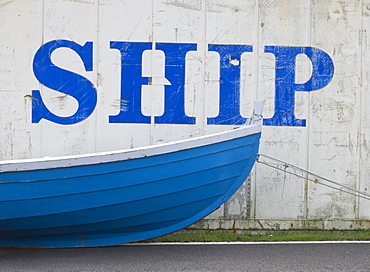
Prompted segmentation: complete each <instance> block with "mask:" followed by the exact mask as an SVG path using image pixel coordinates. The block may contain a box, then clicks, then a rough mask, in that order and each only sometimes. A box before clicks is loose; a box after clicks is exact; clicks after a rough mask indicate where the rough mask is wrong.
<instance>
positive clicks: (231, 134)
mask: <svg viewBox="0 0 370 272" xmlns="http://www.w3.org/2000/svg"><path fill="white" fill-rule="evenodd" d="M259 132H261V124H259V123H254V124H250V125H243V126H240V127H238V128H235V129H232V130H228V131H224V132H219V133H214V134H209V135H204V136H200V137H194V138H189V139H185V140H180V141H174V142H169V143H164V144H158V145H151V146H145V147H138V148H132V149H124V150H116V151H108V152H97V153H90V154H83V155H70V156H58V157H44V158H34V159H21V160H7V161H0V173H4V172H13V171H29V170H43V169H52V168H63V167H73V166H83V165H93V164H100V163H108V162H115V161H124V160H131V159H138V158H144V157H150V156H155V155H161V154H166V153H171V152H176V151H180V150H186V149H191V148H195V147H201V146H205V145H210V144H215V143H219V142H223V141H227V140H231V139H235V138H240V137H244V136H247V135H252V134H257V133H259Z"/></svg>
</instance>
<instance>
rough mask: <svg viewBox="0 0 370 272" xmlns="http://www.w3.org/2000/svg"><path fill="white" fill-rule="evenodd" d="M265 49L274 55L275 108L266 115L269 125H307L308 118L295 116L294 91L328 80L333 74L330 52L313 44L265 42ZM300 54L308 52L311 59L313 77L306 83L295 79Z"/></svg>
mask: <svg viewBox="0 0 370 272" xmlns="http://www.w3.org/2000/svg"><path fill="white" fill-rule="evenodd" d="M265 52H266V53H271V54H274V55H275V58H276V68H275V69H276V76H275V112H274V116H273V117H272V118H269V119H264V120H263V124H264V125H266V126H301V127H304V126H306V120H304V119H297V118H296V117H295V116H294V101H295V99H294V94H295V92H299V91H316V90H319V89H321V88H324V87H325V86H327V85H328V84H329V82H330V81H331V79H332V78H333V75H334V64H333V61H332V59H331V58H330V56H329V55H328V54H327V53H325V52H323V51H321V50H319V49H316V48H312V47H284V46H266V47H265ZM299 54H305V55H307V57H308V58H309V59H310V60H311V62H312V75H311V78H310V79H309V80H308V81H307V82H306V83H303V84H296V83H295V63H296V57H297V55H299Z"/></svg>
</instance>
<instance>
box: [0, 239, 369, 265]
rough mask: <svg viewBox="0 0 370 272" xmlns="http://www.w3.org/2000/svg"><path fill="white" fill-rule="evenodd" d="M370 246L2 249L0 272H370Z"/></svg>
mask: <svg viewBox="0 0 370 272" xmlns="http://www.w3.org/2000/svg"><path fill="white" fill-rule="evenodd" d="M369 257H370V243H336V244H312V243H309V244H227V245H225V244H221V245H219V244H218V245H214V244H212V245H147V244H146V245H123V246H115V247H103V248H75V249H10V248H9V249H5V248H0V271H1V272H3V271H4V272H5V271H6V272H12V271H17V272H23V271H32V272H33V271H35V272H36V271H37V272H40V271H58V272H59V271H89V272H90V271H107V272H108V271H109V272H114V271H269V272H270V271H294V272H297V271H356V272H358V271H370V258H369Z"/></svg>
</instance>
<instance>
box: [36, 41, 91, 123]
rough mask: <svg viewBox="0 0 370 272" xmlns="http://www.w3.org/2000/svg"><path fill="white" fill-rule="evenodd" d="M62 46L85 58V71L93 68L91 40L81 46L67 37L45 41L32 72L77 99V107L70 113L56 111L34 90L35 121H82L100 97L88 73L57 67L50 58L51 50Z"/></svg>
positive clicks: (38, 52) (40, 79)
mask: <svg viewBox="0 0 370 272" xmlns="http://www.w3.org/2000/svg"><path fill="white" fill-rule="evenodd" d="M61 47H66V48H69V49H71V50H73V51H75V52H76V53H77V54H78V55H79V56H80V58H81V60H82V61H83V64H84V67H85V70H86V71H92V70H93V69H92V60H93V56H92V54H93V53H92V48H93V43H92V42H86V43H85V45H84V46H81V45H79V44H77V43H75V42H72V41H67V40H55V41H51V42H48V43H46V44H44V45H43V46H42V47H41V48H40V49H39V50H38V51H37V52H36V54H35V57H34V60H33V72H34V74H35V76H36V78H37V80H38V81H39V82H40V83H41V84H43V85H45V86H46V87H48V88H50V89H53V90H55V91H58V92H61V93H64V94H67V95H70V96H72V97H74V98H75V99H76V100H77V102H78V109H77V111H76V112H75V113H74V114H73V115H72V116H68V117H61V116H57V115H55V114H53V113H52V112H51V111H50V110H49V109H48V108H47V107H46V105H45V104H44V102H43V100H42V97H41V94H40V91H38V90H34V91H32V96H33V98H34V99H33V100H32V123H38V122H40V120H41V119H43V118H44V119H46V120H49V121H51V122H54V123H57V124H63V125H70V124H75V123H78V122H81V121H83V120H85V119H86V118H87V117H89V116H90V115H91V113H92V112H93V111H94V109H95V106H96V101H97V94H96V90H95V88H94V86H93V84H92V83H91V82H90V81H89V80H88V79H86V78H85V77H83V76H81V75H78V74H75V73H72V72H70V71H67V70H64V69H61V68H59V67H57V66H56V65H55V64H54V63H52V61H51V55H52V53H53V52H54V51H55V50H56V49H58V48H61Z"/></svg>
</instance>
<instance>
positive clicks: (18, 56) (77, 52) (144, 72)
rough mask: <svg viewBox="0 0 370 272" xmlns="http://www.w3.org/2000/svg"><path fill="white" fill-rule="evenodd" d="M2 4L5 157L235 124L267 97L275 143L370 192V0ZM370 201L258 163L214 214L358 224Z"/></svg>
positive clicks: (231, 218)
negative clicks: (77, 87)
mask: <svg viewBox="0 0 370 272" xmlns="http://www.w3.org/2000/svg"><path fill="white" fill-rule="evenodd" d="M0 14H1V16H0V160H9V159H22V158H35V157H44V156H59V155H73V154H84V153H92V152H98V151H110V150H116V149H124V148H128V147H141V146H145V145H148V144H155V143H161V142H169V141H173V140H180V139H186V138H189V137H194V136H197V135H203V134H209V133H212V132H217V131H223V130H227V129H229V128H230V127H233V126H234V124H239V123H242V122H244V121H245V120H246V119H247V118H248V117H249V114H250V111H251V108H252V103H253V101H254V100H259V99H266V107H265V110H264V118H265V120H264V124H265V126H264V130H263V138H262V143H261V153H264V154H267V155H269V156H272V157H276V158H278V159H280V160H283V161H287V162H289V163H291V164H293V165H297V166H299V167H301V168H304V169H307V170H309V171H311V172H314V173H316V174H318V175H320V176H323V177H326V178H329V179H332V180H335V181H337V182H341V183H343V184H344V185H346V186H352V187H353V188H356V189H359V190H363V191H368V190H369V186H370V183H369V180H370V168H369V165H370V157H369V156H368V151H369V146H370V142H369V141H370V136H369V132H368V131H370V130H369V129H370V125H369V124H370V117H369V116H370V108H369V107H367V104H368V103H370V96H369V93H368V89H369V87H370V86H369V84H370V61H369V60H370V48H369V47H368V44H369V42H370V41H369V35H368V31H369V27H370V19H369V18H370V0H361V1H360V0H346V1H334V0H329V1H318V0H311V1H304V0H296V1H288V0H269V1H266V0H187V1H184V0H150V1H148V0H124V1H118V0H117V1H116V0H84V1H74V0H73V1H72V0H71V1H56V0H17V1H6V0H0ZM48 46H49V47H48ZM51 49H52V50H51ZM48 50H49V51H48ZM50 50H51V51H50ZM230 54H231V55H230ZM43 69H45V70H43ZM68 84H69V85H68ZM77 85H78V86H80V87H81V88H82V89H80V90H77V89H76V88H75V86H77ZM69 86H72V87H69ZM49 87H50V88H49ZM56 90H59V91H60V92H58V91H56ZM369 208H370V203H369V201H368V200H360V199H358V198H357V197H354V196H351V195H346V194H344V193H341V192H337V191H333V190H332V189H329V188H325V187H322V186H320V185H319V184H314V183H308V182H307V181H304V180H303V181H302V180H301V179H299V178H297V177H294V176H289V175H286V174H285V173H284V172H278V171H276V170H273V169H270V168H268V167H266V166H263V165H258V166H257V167H256V168H255V171H254V172H253V173H252V175H251V176H250V182H249V183H248V182H247V183H245V184H244V185H243V186H242V187H241V189H240V191H239V192H238V193H237V194H236V195H235V196H234V197H233V198H232V199H231V200H230V201H229V203H228V204H227V205H225V206H223V207H221V208H220V209H219V210H218V211H216V212H215V213H213V214H212V215H210V216H209V217H208V219H207V220H211V221H207V222H219V223H220V222H228V223H227V226H228V227H227V228H235V226H236V225H235V222H243V223H241V226H243V227H244V228H267V227H266V226H267V225H266V224H264V223H262V224H258V223H255V222H270V221H271V222H275V221H276V222H287V223H279V224H280V225H281V226H287V227H284V228H289V226H290V224H289V222H293V227H294V228H305V227H307V222H311V223H310V224H311V225H314V226H316V222H323V225H320V224H321V223H318V225H317V226H321V227H323V228H329V229H330V228H341V226H346V227H348V228H349V229H351V228H352V227H350V225H352V226H353V228H362V227H361V226H362V225H361V224H362V223H361V222H365V223H364V224H365V226H368V223H366V222H368V220H370V209H369ZM235 220H237V221H235ZM240 220H242V221H240ZM204 222H206V221H204ZM295 222H298V223H295ZM302 222H306V223H302ZM328 222H330V223H328ZM343 222H347V223H345V224H343ZM348 222H357V223H348ZM215 224H218V223H215ZM274 224H275V223H272V225H274ZM207 226H208V227H210V228H214V227H215V225H212V224H210V225H207ZM207 226H206V225H205V227H207ZM233 226H234V227H233Z"/></svg>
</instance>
